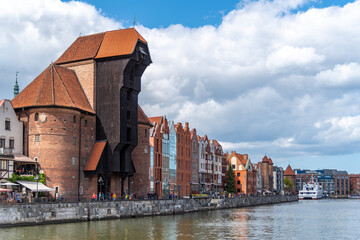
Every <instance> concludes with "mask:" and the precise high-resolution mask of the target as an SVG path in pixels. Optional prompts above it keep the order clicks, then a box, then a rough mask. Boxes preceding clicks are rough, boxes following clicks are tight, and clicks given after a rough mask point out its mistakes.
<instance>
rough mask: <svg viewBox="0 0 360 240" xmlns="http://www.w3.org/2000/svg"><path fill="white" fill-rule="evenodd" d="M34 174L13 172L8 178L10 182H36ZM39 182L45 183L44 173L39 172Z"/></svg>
mask: <svg viewBox="0 0 360 240" xmlns="http://www.w3.org/2000/svg"><path fill="white" fill-rule="evenodd" d="M34 178H35V176H20V175H18V174H15V173H13V174H12V175H11V178H8V180H9V181H10V182H13V183H15V182H16V181H30V182H37V181H36V180H35V179H34ZM39 182H40V183H42V184H45V174H39Z"/></svg>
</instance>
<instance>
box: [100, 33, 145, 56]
mask: <svg viewBox="0 0 360 240" xmlns="http://www.w3.org/2000/svg"><path fill="white" fill-rule="evenodd" d="M138 40H140V41H142V42H144V43H147V42H146V40H145V39H144V38H143V37H142V36H141V35H140V34H139V33H138V32H137V31H136V30H135V29H134V28H128V29H121V30H116V31H111V32H106V33H105V36H104V39H103V41H102V43H101V46H100V49H99V52H98V53H97V55H96V57H95V58H96V59H97V58H107V57H114V56H122V55H130V54H132V53H133V51H134V49H135V46H136V44H137V41H138Z"/></svg>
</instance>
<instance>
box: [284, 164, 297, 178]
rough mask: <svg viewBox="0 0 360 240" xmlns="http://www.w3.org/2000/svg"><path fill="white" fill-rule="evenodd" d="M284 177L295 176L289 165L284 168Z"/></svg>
mask: <svg viewBox="0 0 360 240" xmlns="http://www.w3.org/2000/svg"><path fill="white" fill-rule="evenodd" d="M284 176H295V172H294V170H292V168H291V167H290V164H289V165H288V166H287V168H286V170H285V172H284Z"/></svg>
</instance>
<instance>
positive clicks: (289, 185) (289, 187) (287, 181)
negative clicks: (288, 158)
mask: <svg viewBox="0 0 360 240" xmlns="http://www.w3.org/2000/svg"><path fill="white" fill-rule="evenodd" d="M284 185H285V188H287V190H288V191H289V192H291V191H292V189H293V183H292V182H291V181H290V179H288V178H287V177H285V178H284Z"/></svg>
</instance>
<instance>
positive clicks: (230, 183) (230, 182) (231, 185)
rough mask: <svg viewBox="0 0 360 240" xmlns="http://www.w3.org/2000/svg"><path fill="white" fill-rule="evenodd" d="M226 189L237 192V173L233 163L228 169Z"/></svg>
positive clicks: (229, 191)
mask: <svg viewBox="0 0 360 240" xmlns="http://www.w3.org/2000/svg"><path fill="white" fill-rule="evenodd" d="M225 184H226V186H225V191H226V192H228V193H236V187H235V173H234V171H233V169H232V167H231V165H229V169H228V171H227V177H226V181H225Z"/></svg>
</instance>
